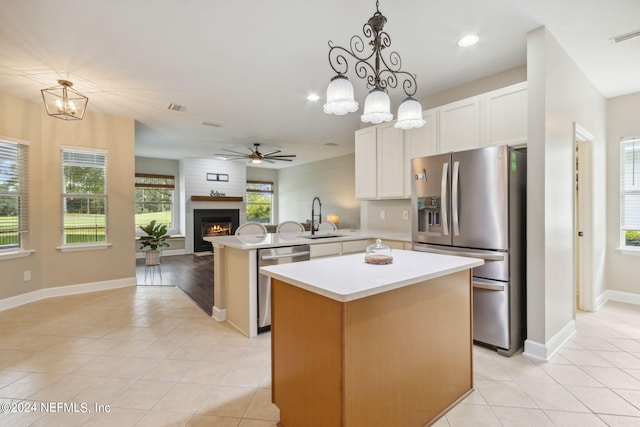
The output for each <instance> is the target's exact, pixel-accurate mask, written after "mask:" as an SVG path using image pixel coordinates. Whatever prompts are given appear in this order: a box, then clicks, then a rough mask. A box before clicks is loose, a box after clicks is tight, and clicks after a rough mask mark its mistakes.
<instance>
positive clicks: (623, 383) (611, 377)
mask: <svg viewBox="0 0 640 427" xmlns="http://www.w3.org/2000/svg"><path fill="white" fill-rule="evenodd" d="M582 369H583V370H584V371H585V372H586V373H587V374H589V375H591V376H592V377H593V378H595V379H597V380H598V381H600V382H601V383H602V384H604V385H605V386H606V387H608V388H624V389H631V390H640V381H639V380H637V379H636V378H634V377H632V376H631V375H629V374H627V373H626V372H625V371H623V370H622V369H619V368H598V367H594V366H585V367H583V368H582Z"/></svg>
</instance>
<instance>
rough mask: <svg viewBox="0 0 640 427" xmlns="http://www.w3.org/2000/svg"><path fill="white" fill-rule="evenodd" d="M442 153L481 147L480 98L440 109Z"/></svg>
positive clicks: (440, 146)
mask: <svg viewBox="0 0 640 427" xmlns="http://www.w3.org/2000/svg"><path fill="white" fill-rule="evenodd" d="M438 115H439V122H440V145H439V151H440V152H441V153H448V152H450V151H462V150H469V149H472V148H478V147H480V97H479V96H474V97H472V98H467V99H463V100H461V101H456V102H452V103H451V104H447V105H443V106H442V107H439V108H438Z"/></svg>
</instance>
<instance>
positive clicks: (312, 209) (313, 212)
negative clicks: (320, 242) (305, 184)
mask: <svg viewBox="0 0 640 427" xmlns="http://www.w3.org/2000/svg"><path fill="white" fill-rule="evenodd" d="M316 200H317V201H318V205H319V206H320V213H319V214H318V226H320V223H321V222H322V202H321V201H320V197H318V196H316V197H314V198H313V201H312V202H311V235H312V236H313V235H314V234H316V231H317V228H316V227H315V226H314V225H313V219H314V218H315V216H316V211H315V207H316Z"/></svg>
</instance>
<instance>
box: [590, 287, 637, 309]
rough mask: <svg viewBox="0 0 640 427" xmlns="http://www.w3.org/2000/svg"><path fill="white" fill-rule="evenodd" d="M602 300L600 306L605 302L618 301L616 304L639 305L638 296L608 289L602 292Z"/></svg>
mask: <svg viewBox="0 0 640 427" xmlns="http://www.w3.org/2000/svg"><path fill="white" fill-rule="evenodd" d="M603 300H604V301H603V303H602V305H604V304H605V303H606V302H607V301H618V302H626V303H628V304H638V305H640V294H634V293H631V292H622V291H612V290H610V289H609V290H607V291H605V292H604V295H603ZM599 307H601V306H599Z"/></svg>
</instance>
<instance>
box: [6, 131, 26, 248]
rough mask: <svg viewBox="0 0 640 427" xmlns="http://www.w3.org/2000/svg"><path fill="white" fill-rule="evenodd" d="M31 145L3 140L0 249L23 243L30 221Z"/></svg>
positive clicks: (15, 246) (21, 245) (20, 246)
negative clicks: (29, 163)
mask: <svg viewBox="0 0 640 427" xmlns="http://www.w3.org/2000/svg"><path fill="white" fill-rule="evenodd" d="M28 158H29V146H28V145H26V144H23V143H16V142H9V141H4V140H0V252H1V251H6V250H16V249H20V248H22V247H23V239H22V236H23V235H24V233H26V232H27V230H28V224H29V185H28V182H29V167H28Z"/></svg>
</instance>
